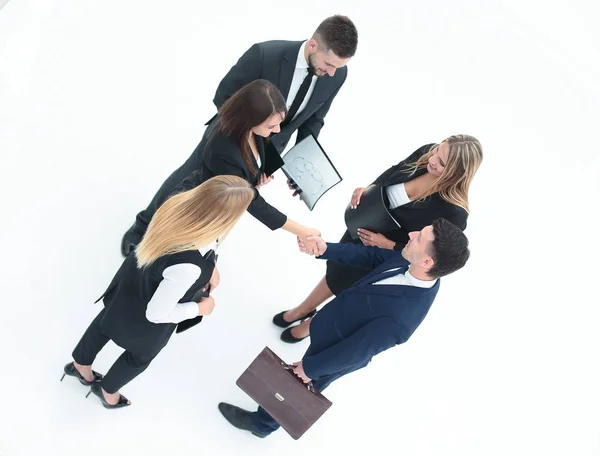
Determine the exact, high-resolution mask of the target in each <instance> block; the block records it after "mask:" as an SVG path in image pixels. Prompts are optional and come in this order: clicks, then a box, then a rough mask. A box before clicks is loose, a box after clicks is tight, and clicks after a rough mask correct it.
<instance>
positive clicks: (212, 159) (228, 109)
mask: <svg viewBox="0 0 600 456" xmlns="http://www.w3.org/2000/svg"><path fill="white" fill-rule="evenodd" d="M286 114H287V108H286V104H285V99H284V98H283V96H282V95H281V93H280V92H279V89H277V87H276V86H275V85H274V84H272V83H271V82H269V81H266V80H264V79H257V80H255V81H252V82H251V83H249V84H247V85H245V86H244V87H242V88H241V89H240V90H238V91H237V92H236V93H234V94H233V95H232V96H231V97H230V98H229V99H228V100H227V101H226V102H225V103H224V104H223V105H222V106H221V108H220V109H219V113H218V115H217V116H216V118H215V119H214V120H213V121H212V122H211V123H210V126H209V127H208V131H207V132H206V134H205V135H204V137H203V138H202V141H201V142H200V144H199V145H198V147H197V148H196V151H195V153H194V155H197V156H199V157H201V159H200V160H199V162H200V166H199V168H197V169H196V170H195V171H194V172H193V173H192V174H191V175H190V176H187V177H186V178H185V179H184V180H183V181H177V182H173V184H174V188H173V189H169V190H168V191H167V192H164V193H165V194H168V195H171V194H173V193H178V192H181V191H187V190H190V189H192V188H194V187H196V186H198V185H200V184H201V183H202V182H205V181H206V180H208V179H210V178H211V177H214V176H222V175H233V176H238V177H241V178H243V179H245V180H246V181H247V182H249V183H250V184H251V185H253V186H254V187H255V189H256V192H255V197H254V199H253V200H252V202H251V203H250V206H249V207H248V212H249V213H250V214H252V215H253V216H254V217H255V218H256V219H258V220H259V221H260V222H261V223H263V224H264V225H266V226H267V227H269V228H270V229H271V230H276V229H279V228H283V229H284V230H286V231H289V232H290V233H293V234H295V235H296V236H298V237H300V238H302V239H304V238H306V236H309V235H311V234H319V231H318V230H315V229H311V228H307V227H305V226H302V225H300V224H298V223H296V222H294V221H293V220H290V219H289V218H288V217H287V216H285V215H284V214H282V213H281V212H280V211H278V210H277V209H276V208H274V207H273V206H271V205H270V204H269V203H267V202H266V201H265V200H264V198H263V197H262V196H261V195H260V193H259V192H258V190H259V189H260V188H261V187H262V186H263V185H266V184H268V183H269V182H270V181H271V179H272V177H267V176H266V175H265V173H264V169H265V165H266V160H267V158H266V157H265V146H266V145H267V143H268V138H269V136H270V135H271V134H272V133H277V132H279V124H280V123H281V122H282V121H283V119H284V118H285V116H286ZM176 173H177V171H176V172H175V173H173V175H175V174H176ZM173 180H174V179H171V178H169V179H168V180H167V182H165V184H167V183H169V182H170V181H173ZM173 184H170V185H173ZM177 184H179V185H178V186H177ZM160 193H162V189H161V192H159V194H160ZM157 195H158V194H157ZM165 199H166V198H165ZM162 203H163V201H156V202H155V201H153V203H152V204H151V205H155V206H156V207H159V206H160V205H161V204H162ZM138 219H139V218H138ZM138 221H139V220H138ZM136 225H137V222H136ZM140 234H142V235H143V233H140ZM140 239H141V236H140Z"/></svg>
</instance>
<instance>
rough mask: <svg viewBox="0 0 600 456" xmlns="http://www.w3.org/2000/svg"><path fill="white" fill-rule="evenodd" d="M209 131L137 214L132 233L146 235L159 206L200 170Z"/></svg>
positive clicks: (207, 129)
mask: <svg viewBox="0 0 600 456" xmlns="http://www.w3.org/2000/svg"><path fill="white" fill-rule="evenodd" d="M209 129H210V128H206V130H205V131H204V135H203V136H202V140H201V141H200V143H199V144H198V146H196V149H194V152H192V155H190V157H189V158H188V159H187V160H186V162H185V163H184V164H183V165H181V166H180V167H179V168H178V169H176V170H175V171H173V173H172V174H171V175H170V176H169V177H167V180H166V181H164V182H163V184H162V185H161V187H160V188H159V189H158V191H157V192H156V194H155V195H154V197H153V198H152V201H150V204H148V207H147V208H146V209H144V210H143V211H141V212H140V213H138V214H137V216H136V218H135V225H134V228H133V231H134V232H135V233H137V234H139V235H140V237H141V236H143V235H144V234H145V233H146V230H147V229H148V224H149V223H150V220H151V219H152V216H153V215H154V213H155V212H156V210H157V209H158V208H159V207H160V206H161V204H162V203H164V202H165V201H166V200H167V199H168V198H169V196H171V194H172V192H173V190H175V189H176V188H177V187H178V186H179V184H181V182H182V181H183V180H184V179H185V178H186V177H188V176H189V175H191V174H192V173H193V172H194V171H196V170H197V169H200V167H201V165H202V156H203V154H202V152H203V150H204V144H205V142H206V138H207V134H208V131H209Z"/></svg>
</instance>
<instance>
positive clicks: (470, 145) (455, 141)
mask: <svg viewBox="0 0 600 456" xmlns="http://www.w3.org/2000/svg"><path fill="white" fill-rule="evenodd" d="M442 142H445V143H447V144H448V159H447V163H446V164H445V166H444V170H443V171H442V175H441V176H440V177H439V178H438V179H437V180H436V181H435V182H434V183H433V186H432V187H431V188H429V189H428V190H427V192H426V193H424V194H423V195H419V197H418V198H417V199H419V200H422V199H423V198H425V197H427V196H429V195H432V194H434V193H439V194H440V196H441V197H442V198H443V199H444V200H446V201H448V202H449V203H452V204H454V205H456V206H459V207H462V208H463V209H464V210H465V211H467V213H468V212H469V186H470V185H471V181H472V180H473V176H475V173H476V172H477V169H478V168H479V165H481V161H482V160H483V149H482V147H481V143H480V142H479V141H478V140H477V139H476V138H474V137H473V136H469V135H453V136H450V137H449V138H446V139H445V140H444V141H442ZM439 145H440V144H436V145H434V146H432V147H431V149H429V151H428V152H427V153H426V154H424V155H423V156H421V158H419V159H418V160H417V161H416V162H414V163H409V164H408V165H407V166H409V167H410V168H411V169H412V172H411V174H414V173H415V172H416V171H417V170H418V169H422V168H426V167H427V162H428V161H429V158H430V157H431V156H432V155H433V153H434V150H435V149H436V148H437V147H438V146H439Z"/></svg>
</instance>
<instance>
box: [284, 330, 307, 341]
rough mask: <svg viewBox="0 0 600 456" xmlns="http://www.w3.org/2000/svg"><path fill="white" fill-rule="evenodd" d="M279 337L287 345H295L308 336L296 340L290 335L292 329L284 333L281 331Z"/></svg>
mask: <svg viewBox="0 0 600 456" xmlns="http://www.w3.org/2000/svg"><path fill="white" fill-rule="evenodd" d="M279 337H280V339H281V340H282V341H284V342H287V343H288V344H297V343H298V342H302V341H303V340H304V339H306V338H307V337H308V336H305V337H301V338H300V339H298V338H297V337H295V336H294V335H293V334H292V328H288V329H286V330H285V331H283V332H282V333H281V336H279Z"/></svg>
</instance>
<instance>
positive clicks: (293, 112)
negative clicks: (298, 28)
mask: <svg viewBox="0 0 600 456" xmlns="http://www.w3.org/2000/svg"><path fill="white" fill-rule="evenodd" d="M357 44H358V32H357V31H356V27H355V26H354V24H353V23H352V21H351V20H350V19H348V18H347V17H345V16H332V17H329V18H327V19H325V20H324V21H323V22H321V24H320V25H319V27H318V28H317V30H316V31H315V33H314V34H313V36H312V37H311V39H309V40H307V41H282V40H277V41H266V42H264V43H257V44H255V45H253V46H252V47H251V48H250V49H248V50H247V51H246V52H245V53H244V55H242V56H241V57H240V59H239V60H238V61H237V63H236V64H235V65H234V66H233V67H232V68H231V69H230V70H229V72H228V73H227V74H226V75H225V77H224V78H223V80H222V81H221V83H220V84H219V87H218V88H217V92H216V94H215V98H214V100H213V102H214V103H215V106H216V107H217V110H218V109H220V107H221V106H222V105H223V103H224V102H225V101H226V100H227V99H228V98H229V97H231V96H232V95H233V94H234V93H235V92H237V91H238V90H239V89H241V88H242V87H244V86H245V85H246V84H248V83H250V82H252V81H254V80H256V79H266V80H268V81H271V82H272V83H273V84H275V85H276V86H277V88H278V89H279V91H280V92H281V93H282V95H283V96H284V98H285V99H286V105H287V108H288V114H287V117H286V118H285V120H284V121H283V122H282V123H281V126H280V127H281V131H280V132H279V133H277V134H274V135H273V136H272V137H271V143H270V147H271V152H273V151H276V152H277V153H279V154H281V153H282V152H283V150H284V149H285V147H286V145H287V143H288V142H289V140H290V138H291V136H292V134H293V133H294V132H295V131H296V130H298V135H297V138H296V142H298V141H301V140H302V139H304V138H305V137H307V136H309V135H311V134H312V135H313V136H315V138H316V137H317V136H318V135H319V132H320V131H321V128H322V127H323V123H324V118H325V115H326V114H327V112H328V111H329V108H330V107H331V102H332V101H333V99H334V98H335V96H336V95H337V93H338V91H339V90H340V88H341V87H342V85H343V84H344V81H345V80H346V76H347V74H348V69H347V68H346V64H347V63H348V61H349V60H350V58H351V57H352V56H354V53H355V52H356V46H357ZM213 120H214V117H213V118H212V119H211V120H210V121H209V122H208V123H207V125H210V123H211V122H212V121H213ZM207 130H208V129H207ZM205 135H206V132H205ZM203 139H204V138H203ZM201 149H202V148H201V147H197V148H196V150H195V151H194V152H193V153H192V155H191V156H190V158H189V159H188V160H187V161H186V162H185V163H184V164H183V165H182V166H181V167H180V168H179V169H177V170H176V171H175V172H173V174H171V176H169V177H168V178H167V180H166V181H165V182H164V183H163V185H162V186H161V188H160V189H159V190H158V192H157V193H156V195H154V198H153V199H152V201H151V202H150V204H149V205H148V207H147V208H146V209H145V210H144V211H142V212H140V213H139V214H138V215H137V217H136V222H135V224H134V225H133V226H132V227H131V228H130V229H129V230H128V231H127V232H126V233H125V235H124V236H123V240H122V242H121V252H122V253H123V255H124V256H127V255H128V254H129V253H130V252H131V251H132V250H133V249H134V248H135V246H136V245H137V244H138V243H139V242H140V240H141V238H142V236H143V235H144V233H145V232H146V228H147V227H148V223H150V219H151V218H152V215H154V212H156V209H158V207H159V206H160V205H161V204H162V203H163V202H164V201H165V200H166V199H167V197H168V196H169V195H170V194H171V193H172V192H173V190H174V189H175V188H176V187H177V185H179V183H180V182H181V181H183V179H185V178H186V177H187V176H189V175H190V174H192V172H193V171H194V170H196V169H198V167H199V165H200V163H201V158H202V157H201V156H200V155H201V154H200V150H201Z"/></svg>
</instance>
